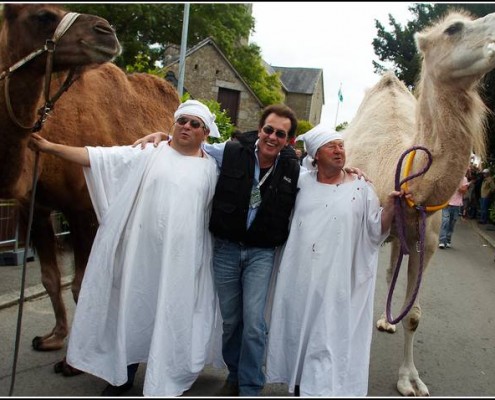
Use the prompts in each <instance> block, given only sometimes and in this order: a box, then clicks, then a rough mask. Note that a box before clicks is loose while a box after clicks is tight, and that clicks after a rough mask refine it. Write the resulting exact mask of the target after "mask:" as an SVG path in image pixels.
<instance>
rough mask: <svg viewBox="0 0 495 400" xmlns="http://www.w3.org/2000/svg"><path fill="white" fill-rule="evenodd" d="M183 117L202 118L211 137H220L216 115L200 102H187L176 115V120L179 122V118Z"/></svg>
mask: <svg viewBox="0 0 495 400" xmlns="http://www.w3.org/2000/svg"><path fill="white" fill-rule="evenodd" d="M181 115H194V116H195V117H198V118H201V121H203V122H204V124H205V126H206V127H207V128H208V129H209V130H210V134H209V136H211V137H214V138H219V137H220V132H218V126H217V124H216V123H215V118H216V115H215V114H213V113H212V112H211V111H210V109H209V108H208V107H206V106H205V105H204V104H203V103H201V102H200V101H198V100H186V101H185V102H184V103H182V104H181V105H180V106H179V108H178V109H177V111H176V112H175V113H174V120H175V121H177V118H179V117H180V116H181Z"/></svg>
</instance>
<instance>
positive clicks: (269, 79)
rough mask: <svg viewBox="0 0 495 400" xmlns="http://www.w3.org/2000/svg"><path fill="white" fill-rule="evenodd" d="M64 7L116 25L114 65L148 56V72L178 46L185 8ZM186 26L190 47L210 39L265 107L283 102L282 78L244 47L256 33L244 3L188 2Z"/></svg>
mask: <svg viewBox="0 0 495 400" xmlns="http://www.w3.org/2000/svg"><path fill="white" fill-rule="evenodd" d="M66 7H67V8H68V9H70V10H71V11H76V12H81V13H88V14H96V15H99V16H101V17H103V18H105V19H107V20H108V21H109V22H110V23H111V24H112V25H113V26H114V28H115V30H116V32H117V36H118V37H119V40H120V42H121V44H122V47H123V51H122V54H121V55H120V56H119V57H118V58H117V59H116V60H115V62H116V64H117V65H118V66H120V67H121V68H123V69H125V68H126V67H127V66H129V65H134V64H135V60H136V57H137V56H138V55H139V54H142V55H147V56H148V57H149V59H148V65H149V67H148V68H153V67H154V66H156V64H162V65H163V64H164V48H165V46H166V45H167V44H175V45H180V43H181V38H182V23H183V14H184V4H180V3H178V4H174V3H162V4H147V3H129V4H82V3H80V4H67V5H66ZM188 28H189V29H188V37H187V44H188V47H191V46H194V45H195V44H197V43H198V42H200V41H201V40H203V39H205V38H207V37H211V38H213V40H214V41H215V43H216V44H217V45H218V46H219V48H220V49H221V50H222V51H223V52H224V54H225V55H226V56H227V58H228V59H229V61H230V62H231V63H232V65H233V66H234V68H236V69H237V71H238V72H239V73H240V75H241V76H242V77H243V79H245V80H246V82H247V83H248V84H249V85H250V86H251V88H252V89H253V91H254V92H255V93H256V95H257V96H258V97H259V99H260V100H261V102H262V103H263V104H264V105H267V104H271V103H278V102H281V101H282V99H283V94H282V85H281V82H280V78H279V76H278V75H270V74H269V73H268V72H267V71H266V69H265V68H264V65H263V60H262V58H261V51H260V48H259V47H258V46H256V45H245V44H243V43H244V39H246V38H248V37H249V34H250V32H251V30H252V29H254V18H253V17H252V16H251V14H250V12H249V10H248V8H247V7H246V6H245V4H243V3H238V4H233V3H210V4H208V3H192V4H191V6H190V10H189V24H188ZM141 61H142V60H141Z"/></svg>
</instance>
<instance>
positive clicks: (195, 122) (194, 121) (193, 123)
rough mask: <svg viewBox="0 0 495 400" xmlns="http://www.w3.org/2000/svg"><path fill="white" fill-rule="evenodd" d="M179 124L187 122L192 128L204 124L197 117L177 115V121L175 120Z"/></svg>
mask: <svg viewBox="0 0 495 400" xmlns="http://www.w3.org/2000/svg"><path fill="white" fill-rule="evenodd" d="M175 122H176V123H178V124H179V125H185V124H187V123H188V122H189V125H191V127H192V128H194V129H198V128H201V127H202V126H204V125H203V124H202V123H201V122H199V121H198V120H197V119H191V118H187V117H179V118H177V121H175Z"/></svg>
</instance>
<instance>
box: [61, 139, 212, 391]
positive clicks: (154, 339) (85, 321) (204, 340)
mask: <svg viewBox="0 0 495 400" xmlns="http://www.w3.org/2000/svg"><path fill="white" fill-rule="evenodd" d="M88 152H89V155H90V165H91V167H90V168H85V169H84V173H85V177H86V181H87V184H88V189H89V192H90V195H91V199H92V202H93V205H94V208H95V210H96V214H97V216H98V220H99V222H100V226H99V229H98V232H97V235H96V238H95V241H94V244H93V248H92V251H91V254H90V257H89V261H88V265H87V268H86V272H85V275H84V279H83V282H82V287H81V292H80V295H79V300H78V304H77V307H76V311H75V315H74V321H73V324H72V329H71V334H70V340H69V345H68V352H67V362H68V363H69V364H70V365H72V366H73V367H76V368H78V369H81V370H83V371H85V372H88V373H90V374H92V375H95V376H98V377H100V378H102V379H105V380H106V381H108V382H109V383H111V384H112V385H122V384H124V383H125V382H126V381H127V368H126V367H127V365H128V364H132V363H140V362H143V363H147V368H146V376H145V382H144V390H143V394H144V395H145V396H177V395H180V394H182V393H183V392H184V391H185V390H187V389H189V388H190V387H191V385H192V384H193V383H194V381H195V380H196V378H197V377H198V375H199V373H200V372H201V370H202V368H203V367H204V365H205V363H208V362H210V361H214V360H213V359H212V358H210V356H212V353H210V349H211V346H212V345H213V344H214V343H213V338H212V334H213V332H214V331H215V328H214V325H215V323H216V322H218V321H217V316H216V312H217V308H216V306H217V299H216V295H215V292H214V286H213V277H212V266H211V259H212V256H211V252H212V236H211V234H210V233H209V231H208V222H209V217H210V211H211V201H212V198H213V193H214V190H215V184H216V180H217V167H216V164H215V162H214V161H213V159H211V158H210V157H208V156H207V157H205V158H200V157H188V156H182V155H180V154H179V153H178V152H177V151H175V150H174V149H172V148H171V147H170V146H169V145H168V144H167V143H166V142H162V143H161V144H160V146H158V148H156V149H155V148H153V147H152V146H147V148H146V149H145V150H141V149H140V148H132V147H130V146H126V147H110V148H102V147H88ZM216 331H221V329H218V328H217V329H216ZM213 356H215V357H216V358H215V360H218V359H221V355H216V354H214V355H213Z"/></svg>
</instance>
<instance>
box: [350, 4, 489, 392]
mask: <svg viewBox="0 0 495 400" xmlns="http://www.w3.org/2000/svg"><path fill="white" fill-rule="evenodd" d="M494 38H495V14H490V15H487V16H486V17H484V18H480V19H476V20H474V19H473V18H472V17H471V16H469V15H468V14H467V13H464V12H453V13H450V14H449V15H447V16H446V17H445V18H444V19H442V20H441V21H439V22H438V23H436V24H435V25H433V26H431V27H430V28H428V29H426V30H424V31H423V32H421V33H417V34H416V36H415V40H416V45H417V48H418V49H419V52H420V54H421V55H422V68H421V76H420V79H419V81H418V85H417V89H416V92H417V96H416V97H415V96H413V95H412V94H411V93H410V92H409V90H408V89H407V88H406V87H405V85H404V84H403V83H401V82H400V81H399V80H398V79H397V78H396V77H395V75H393V74H392V73H386V74H385V75H384V76H383V77H382V79H381V80H380V81H379V82H378V83H377V84H376V85H375V86H374V87H373V88H372V89H370V90H369V91H368V92H367V93H366V95H365V97H364V100H363V102H362V103H361V105H360V107H359V109H358V111H357V114H356V117H355V119H354V120H353V121H352V123H351V124H350V126H349V128H348V129H347V130H346V133H345V139H346V147H347V155H348V156H347V162H348V164H349V165H352V166H354V167H359V168H361V169H362V170H363V171H366V173H367V174H369V176H370V178H371V179H372V181H373V182H374V185H375V187H376V190H377V192H378V194H379V197H380V200H381V201H382V202H383V201H385V198H386V195H387V194H388V193H389V192H390V190H392V189H393V188H394V187H395V179H394V174H395V171H396V168H397V164H398V162H399V159H400V157H401V155H402V154H403V153H404V152H405V151H406V150H408V149H410V148H411V147H412V146H417V145H419V146H423V147H425V148H426V149H428V150H429V151H430V152H431V155H432V164H431V168H430V169H429V170H428V171H427V172H426V173H425V174H424V175H421V176H420V177H418V178H415V179H413V180H411V181H409V182H408V186H409V188H410V190H411V193H412V194H413V198H414V203H415V204H416V205H423V206H430V207H434V206H437V205H441V204H443V203H445V202H446V201H448V199H449V198H450V197H451V195H452V194H453V193H454V191H455V190H456V189H457V186H458V185H459V182H460V180H461V178H462V176H464V174H465V173H466V169H467V166H468V164H469V160H470V156H471V152H472V151H474V152H475V153H477V154H478V155H481V156H483V155H484V152H485V121H486V116H487V109H486V107H485V105H484V104H483V101H482V100H481V98H480V95H479V94H478V90H479V83H480V80H481V78H482V77H483V76H484V75H485V74H486V73H487V72H489V71H491V70H492V69H493V68H494V67H495V42H494ZM425 164H426V153H424V152H419V151H418V152H417V154H416V156H415V158H414V161H413V164H412V168H411V172H410V174H409V175H408V176H410V175H412V174H414V173H418V172H419V171H420V170H421V169H423V167H424V166H425ZM405 165H406V164H405V163H404V166H405ZM404 166H403V167H402V175H401V179H403V178H404V174H403V173H404V170H405V167H404ZM406 208H407V210H406V211H407V213H406V216H405V218H406V221H405V227H406V241H407V246H408V248H409V251H410V255H409V257H408V270H407V277H408V279H407V289H406V298H405V300H404V306H405V305H406V304H409V303H408V302H409V299H411V298H412V297H411V294H412V293H413V292H414V288H415V284H416V282H417V278H418V273H419V271H420V267H419V266H420V254H419V253H418V252H417V251H416V250H415V249H416V243H417V242H418V240H419V235H418V220H419V212H418V211H417V210H416V209H415V208H412V207H406ZM440 218H441V212H439V211H433V212H428V213H427V217H426V237H425V251H424V268H426V266H427V264H428V261H429V260H430V259H431V257H432V256H433V254H434V252H435V251H436V249H437V246H438V234H439V229H440ZM396 219H397V215H396ZM390 239H391V241H392V251H391V259H390V264H389V266H388V269H387V283H389V284H390V282H391V280H392V274H393V271H394V268H395V266H396V263H397V259H398V257H399V252H400V243H399V239H398V234H397V231H396V230H394V231H393V232H392V234H391V238H390ZM405 259H406V258H405ZM405 273H406V272H405ZM418 297H419V296H417V297H416V300H415V301H414V303H413V304H412V307H411V309H410V310H409V312H407V314H406V315H405V317H404V319H402V326H403V329H404V359H403V362H402V365H401V366H400V368H399V379H398V382H397V389H398V391H399V392H400V393H401V394H402V395H404V396H428V395H429V391H428V388H427V387H426V385H425V384H424V383H423V382H422V380H421V379H420V377H419V374H418V371H417V370H416V367H415V365H414V360H413V340H414V333H415V331H416V329H417V328H418V324H419V320H420V317H421V308H420V305H419V300H418ZM399 311H400V310H394V312H392V315H393V317H394V318H392V320H394V319H395V317H396V316H397V314H398V313H399ZM385 316H386V314H384V315H383V316H382V318H381V319H380V320H379V321H378V322H377V328H378V329H379V330H382V331H387V332H390V333H393V332H395V325H392V324H390V323H389V322H388V321H387V319H386V318H385Z"/></svg>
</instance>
